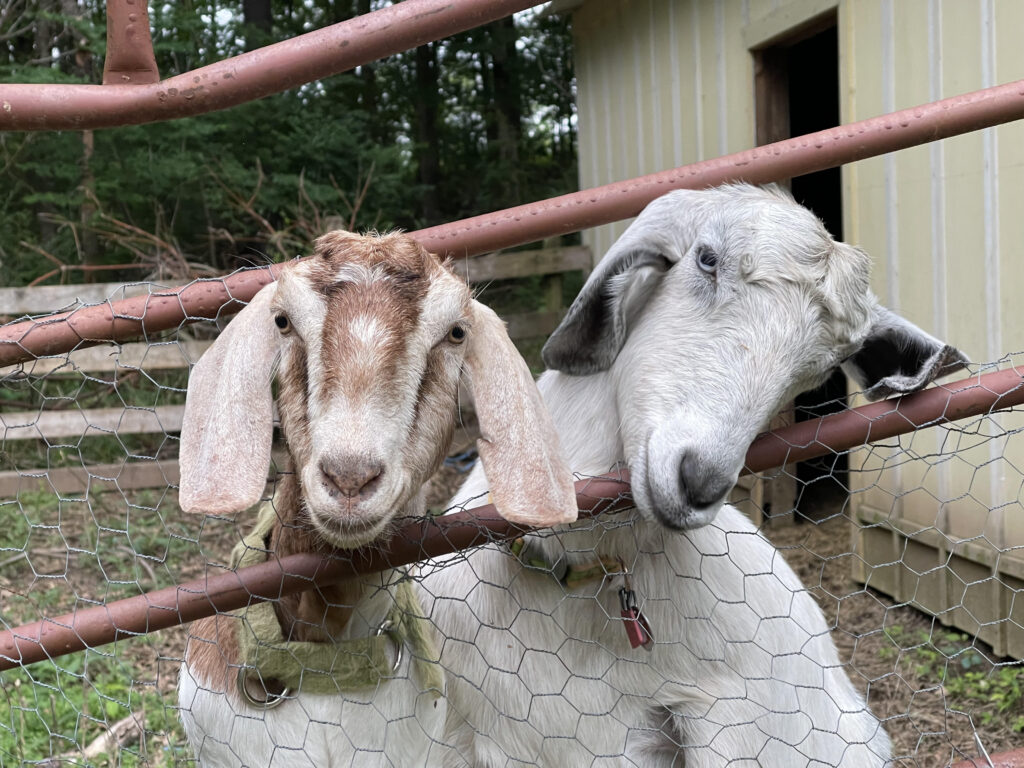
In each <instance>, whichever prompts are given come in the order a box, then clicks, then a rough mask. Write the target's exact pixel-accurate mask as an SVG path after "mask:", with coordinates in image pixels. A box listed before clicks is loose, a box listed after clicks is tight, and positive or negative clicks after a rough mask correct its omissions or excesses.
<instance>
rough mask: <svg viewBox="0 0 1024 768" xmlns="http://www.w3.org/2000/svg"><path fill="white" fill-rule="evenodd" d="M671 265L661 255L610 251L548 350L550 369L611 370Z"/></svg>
mask: <svg viewBox="0 0 1024 768" xmlns="http://www.w3.org/2000/svg"><path fill="white" fill-rule="evenodd" d="M670 266H672V262H671V261H669V259H668V258H667V257H665V256H664V255H662V254H660V253H658V252H656V251H651V250H642V249H638V250H625V251H623V252H622V253H620V254H615V253H612V252H609V254H608V255H607V256H606V257H605V258H604V259H603V260H602V261H601V263H600V264H598V266H597V269H595V270H594V272H593V273H592V274H591V275H590V279H588V280H587V282H586V284H585V285H584V286H583V290H582V291H580V294H579V296H577V297H576V300H575V301H574V302H573V303H572V306H571V307H569V312H568V313H567V314H566V316H565V318H564V319H563V320H562V322H561V324H560V325H559V326H558V327H557V328H556V329H555V332H554V333H552V334H551V338H549V339H548V342H547V344H545V345H544V349H543V350H542V351H541V357H542V358H543V359H544V364H545V365H546V366H547V367H548V368H553V369H554V370H558V371H564V372H565V373H569V374H573V375H576V376H584V375H586V374H589V373H596V372H597V371H604V370H607V369H608V368H609V367H611V364H612V363H613V362H615V358H616V357H617V356H618V354H619V350H621V349H622V344H623V343H624V342H625V340H626V334H627V332H628V325H629V321H630V320H631V319H632V315H633V313H634V311H635V310H636V308H637V307H639V306H641V305H642V303H643V301H644V299H646V298H647V296H649V295H650V293H651V291H652V290H654V288H655V286H657V284H658V282H659V281H660V280H661V277H662V276H663V275H664V274H665V272H667V271H668V269H669V267H670Z"/></svg>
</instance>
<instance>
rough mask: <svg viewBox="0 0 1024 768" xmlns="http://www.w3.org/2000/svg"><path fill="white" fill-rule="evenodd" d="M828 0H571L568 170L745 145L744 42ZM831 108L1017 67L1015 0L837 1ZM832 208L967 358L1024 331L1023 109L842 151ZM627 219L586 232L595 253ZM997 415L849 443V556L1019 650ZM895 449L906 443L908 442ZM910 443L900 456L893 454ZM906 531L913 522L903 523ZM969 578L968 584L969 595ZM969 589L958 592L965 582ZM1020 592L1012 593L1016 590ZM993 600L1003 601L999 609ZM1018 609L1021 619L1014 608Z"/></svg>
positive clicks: (1009, 450) (1009, 471) (935, 93)
mask: <svg viewBox="0 0 1024 768" xmlns="http://www.w3.org/2000/svg"><path fill="white" fill-rule="evenodd" d="M830 5H832V4H831V3H830V2H829V0H587V2H585V3H584V4H583V6H582V7H581V8H580V9H579V10H578V11H577V12H576V14H575V15H574V23H575V35H576V49H577V56H578V76H579V98H580V168H581V184H582V185H583V186H584V187H590V186H595V185H599V184H604V183H608V182H612V181H618V180H622V179H627V178H630V177H632V176H637V175H640V174H644V173H649V172H652V171H657V170H663V169H665V168H669V167H674V166H678V165H682V164H685V163H689V162H695V161H698V160H702V159H707V158H710V157H714V156H717V155H720V154H724V153H728V152H734V151H737V150H740V149H744V148H747V147H750V146H752V145H753V141H754V135H755V132H754V103H753V61H752V57H751V55H750V52H749V50H748V49H747V46H748V45H751V44H754V43H755V42H757V40H758V36H759V35H760V36H761V39H762V40H763V39H765V38H764V36H765V35H768V36H771V35H774V34H778V33H779V32H782V31H784V30H785V28H786V26H785V25H786V24H788V23H792V24H798V23H799V22H800V21H801V20H803V19H806V18H811V17H812V16H813V15H814V14H815V13H820V12H821V11H822V10H823V9H827V8H828V7H829V6H830ZM837 5H838V24H839V49H840V50H839V54H840V78H841V81H842V82H841V86H840V87H841V94H840V95H841V112H842V119H843V121H844V122H849V121H853V120H860V119H864V118H868V117H873V116H875V115H879V114H882V113H885V112H889V111H892V110H894V109H901V108H904V107H909V106H913V105H914V104H919V103H924V102H927V101H933V100H936V99H940V98H944V97H947V96H951V95H954V94H958V93H963V92H967V91H971V90H975V89H978V88H982V87H985V86H988V85H992V84H995V83H1000V82H1007V81H1010V80H1015V79H1019V78H1021V77H1024V45H1022V44H1021V41H1020V33H1021V30H1024V3H1022V2H1020V1H1019V0H841V1H840V2H838V4H837ZM843 194H844V228H845V232H846V237H847V239H848V240H849V241H850V242H853V243H856V244H858V245H861V246H862V247H864V248H865V250H867V251H868V253H870V254H872V256H873V257H874V260H875V270H874V276H873V281H874V288H875V291H876V293H877V294H878V295H879V297H881V298H882V300H883V301H884V302H885V303H887V304H889V305H890V306H891V307H893V308H894V309H897V310H898V311H900V312H902V313H903V314H904V315H906V316H907V317H908V318H910V319H911V320H913V321H914V322H916V323H918V324H919V325H921V326H922V327H923V328H925V329H927V330H929V331H930V332H932V333H933V334H935V335H937V336H939V337H941V338H946V339H949V340H950V341H951V342H953V343H955V344H957V345H958V346H960V347H961V348H962V349H964V350H965V351H966V352H967V353H968V354H969V355H970V356H971V357H972V358H973V359H975V360H978V361H987V360H995V359H997V358H999V357H1000V356H1001V355H1003V354H1005V353H1007V352H1021V351H1024V313H1021V312H1020V311H1019V306H1018V305H1019V302H1020V300H1019V297H1018V295H1017V293H1018V291H1016V290H1015V288H1017V287H1018V285H1019V284H1020V280H1021V276H1022V275H1024V253H1022V245H1021V244H1022V243H1024V123H1020V122H1018V123H1014V124H1010V125H1005V126H1001V127H999V128H995V129H989V130H986V131H981V132H977V133H973V134H969V135H967V136H962V137H958V138H955V139H949V140H946V141H943V142H940V143H935V144H931V145H928V146H924V147H918V148H914V149H909V150H904V151H902V152H898V153H894V154H890V155H887V156H884V157H881V158H874V159H871V160H865V161H862V162H859V163H855V164H852V165H849V166H846V168H845V169H844V172H843ZM625 226H626V222H621V223H619V224H615V225H610V226H607V227H600V228H598V229H595V230H592V231H590V232H588V233H586V234H585V236H584V239H585V241H586V242H587V244H588V245H590V246H591V247H592V248H593V252H594V254H595V258H600V256H601V254H603V253H604V252H605V251H606V250H607V248H608V247H609V246H610V245H611V243H612V242H613V241H614V239H615V238H616V237H617V236H618V235H619V234H620V233H621V232H622V230H623V229H624V228H625ZM1022 424H1024V417H1022V416H1019V415H1014V416H1000V417H998V418H996V419H991V420H988V421H986V422H983V423H982V424H981V425H980V426H978V427H977V428H974V429H972V430H971V431H970V432H961V431H958V430H957V429H932V430H928V431H926V432H922V433H919V434H916V435H913V436H908V437H906V438H903V439H901V440H900V441H898V442H893V443H891V444H890V445H888V446H885V445H881V446H877V445H876V446H873V447H872V448H870V449H864V450H862V451H859V452H857V453H856V454H855V455H854V456H853V457H851V469H853V470H854V471H852V472H851V483H852V485H853V486H854V490H855V491H856V492H855V493H854V495H853V498H854V509H855V510H856V512H857V514H858V515H860V516H861V517H862V518H863V519H864V520H865V521H866V522H873V521H885V522H884V524H883V523H881V522H880V523H879V526H878V527H875V528H871V529H869V530H868V531H867V532H866V533H864V534H863V535H860V536H859V537H858V541H857V545H858V548H859V551H860V552H861V554H862V556H863V557H864V559H865V561H866V562H867V563H869V564H872V565H876V564H879V563H886V562H888V563H901V565H890V566H888V567H881V568H875V569H868V568H866V567H865V568H863V569H862V571H861V575H862V576H863V577H864V578H870V583H871V584H872V585H873V586H877V587H879V588H881V589H884V590H885V591H888V592H891V593H893V594H897V595H899V596H900V597H901V599H917V600H918V601H919V602H920V603H921V604H923V605H925V606H927V607H929V608H931V609H932V610H933V611H935V612H937V613H939V614H940V615H941V616H942V618H943V619H944V620H947V621H950V622H953V623H956V624H958V625H959V626H962V627H964V628H967V629H974V628H977V627H978V625H979V622H980V623H981V624H982V625H984V626H983V627H982V632H981V633H982V636H983V637H984V638H985V639H987V640H988V641H989V642H992V643H993V644H994V645H995V646H996V648H997V650H998V651H1000V652H1006V651H1013V652H1014V653H1015V654H1017V655H1024V631H1022V630H1020V629H1019V627H1018V629H1015V630H1014V629H1012V628H1011V625H1010V624H1009V623H1008V622H1005V621H1003V622H1001V623H998V624H986V622H987V619H986V618H985V616H986V615H991V616H1006V615H1007V611H1008V606H1009V600H1010V599H1011V597H1012V592H1010V591H1007V589H1005V588H1004V587H1002V586H1001V585H1000V583H999V581H997V580H992V579H988V580H986V576H987V575H990V574H991V573H992V569H993V568H996V567H997V565H996V560H997V558H996V557H995V554H994V553H995V552H996V551H997V550H1005V549H1007V548H1010V547H1021V548H1022V549H1021V550H1018V551H1010V552H1004V553H1003V554H1001V555H999V557H998V561H999V562H998V568H999V570H1000V572H1001V573H1002V574H1003V575H1002V576H1001V577H1000V580H1001V581H1002V583H1003V584H1005V585H1009V586H1010V587H1019V586H1024V582H1018V581H1016V579H1024V554H1022V553H1024V510H1022V509H1021V494H1022V486H1024V474H1022V471H1024V446H1022V445H1020V443H1021V441H1020V440H1017V441H1016V442H1010V444H1009V445H1008V444H1007V439H1006V437H1005V436H1003V435H1004V431H1005V429H1007V428H1015V427H1018V426H1021V425H1022ZM908 451H909V452H910V453H909V454H908ZM912 454H917V455H919V456H922V457H931V458H926V459H924V460H921V461H910V460H909V458H908V457H909V455H912ZM915 532H917V533H916V535H915V540H909V539H908V538H907V537H906V536H905V535H904V534H906V533H915ZM971 595H974V596H975V597H971ZM967 600H977V601H978V603H977V605H972V606H970V609H969V610H968V609H967V608H966V607H965V601H967ZM1020 610H1021V611H1022V612H1024V606H1021V608H1020ZM1000 611H1001V612H1000ZM1018 623H1019V624H1021V625H1024V620H1021V621H1019V622H1018Z"/></svg>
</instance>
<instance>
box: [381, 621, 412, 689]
mask: <svg viewBox="0 0 1024 768" xmlns="http://www.w3.org/2000/svg"><path fill="white" fill-rule="evenodd" d="M396 629H397V627H396V626H395V622H393V621H392V620H391V619H384V621H382V622H381V623H380V626H378V627H377V637H380V636H381V635H387V636H388V640H390V641H391V644H392V645H394V646H395V663H394V665H393V666H392V667H391V674H392V675H394V674H397V672H398V668H399V667H400V666H402V656H403V655H404V653H405V646H403V645H402V642H401V640H399V639H398V638H397V637H396V636H395V630H396Z"/></svg>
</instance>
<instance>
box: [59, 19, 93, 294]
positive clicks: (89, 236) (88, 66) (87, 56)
mask: <svg viewBox="0 0 1024 768" xmlns="http://www.w3.org/2000/svg"><path fill="white" fill-rule="evenodd" d="M61 12H62V13H63V14H64V16H66V17H68V18H82V17H83V16H84V15H85V13H86V10H85V8H83V7H82V6H81V5H80V3H79V0H61ZM66 31H67V36H66V39H67V42H66V46H67V50H66V51H64V52H63V53H65V54H70V55H65V56H63V57H62V58H63V59H64V60H65V61H68V62H69V64H70V71H71V74H73V75H74V76H75V77H78V78H81V79H82V80H84V81H85V82H91V81H92V79H93V71H92V70H93V55H92V51H90V50H89V48H88V45H89V41H88V40H85V39H79V38H78V36H77V34H76V33H75V31H74V28H73V27H70V26H69V27H68V28H67V30H66ZM94 141H95V137H94V134H93V132H92V131H91V130H85V131H82V159H81V174H82V175H81V182H80V183H79V189H81V191H82V202H81V204H80V205H79V210H78V223H79V237H78V245H79V249H80V251H79V254H80V256H81V259H82V264H83V265H84V266H93V265H95V264H97V263H99V261H100V253H99V243H98V241H97V239H96V233H95V231H94V230H93V228H92V220H93V217H94V216H95V215H96V178H95V176H93V172H92V153H93V147H94ZM84 277H85V282H87V283H88V282H93V281H94V280H95V272H94V271H93V270H89V269H87V270H85V273H84Z"/></svg>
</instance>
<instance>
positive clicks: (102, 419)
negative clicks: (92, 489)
mask: <svg viewBox="0 0 1024 768" xmlns="http://www.w3.org/2000/svg"><path fill="white" fill-rule="evenodd" d="M184 413H185V406H184V405H165V406H161V407H159V408H156V409H148V408H88V409H85V410H81V409H78V408H75V409H70V410H66V411H22V412H18V413H0V439H2V440H3V441H8V440H39V439H46V440H47V441H50V442H52V441H54V440H58V439H60V438H64V437H73V438H79V437H82V436H86V437H96V436H97V435H103V434H114V433H117V434H122V435H135V434H152V433H156V434H161V433H175V432H180V431H181V420H182V416H183V415H184Z"/></svg>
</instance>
